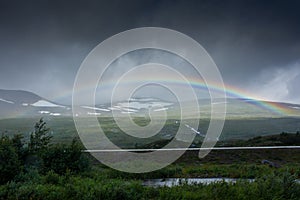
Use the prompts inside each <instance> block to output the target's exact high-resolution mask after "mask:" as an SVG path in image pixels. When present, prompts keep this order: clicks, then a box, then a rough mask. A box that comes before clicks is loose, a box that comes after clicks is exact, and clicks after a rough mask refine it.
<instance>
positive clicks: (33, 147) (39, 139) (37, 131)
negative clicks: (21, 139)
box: [28, 118, 52, 153]
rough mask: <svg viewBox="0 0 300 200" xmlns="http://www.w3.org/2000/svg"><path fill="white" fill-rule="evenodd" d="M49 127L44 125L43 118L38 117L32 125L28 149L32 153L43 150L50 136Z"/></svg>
mask: <svg viewBox="0 0 300 200" xmlns="http://www.w3.org/2000/svg"><path fill="white" fill-rule="evenodd" d="M49 130H50V129H49V128H47V127H46V122H44V120H43V118H41V119H40V121H39V122H37V123H36V124H35V126H34V132H32V133H31V134H30V141H29V145H28V147H29V151H30V152H32V153H39V152H41V151H43V150H45V149H46V148H47V147H48V145H49V143H50V140H51V138H52V136H50V135H49Z"/></svg>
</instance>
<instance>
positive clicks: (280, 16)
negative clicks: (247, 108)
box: [0, 0, 300, 103]
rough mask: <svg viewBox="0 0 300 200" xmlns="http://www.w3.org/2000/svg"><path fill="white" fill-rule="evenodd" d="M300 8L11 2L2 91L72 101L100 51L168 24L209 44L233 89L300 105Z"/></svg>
mask: <svg viewBox="0 0 300 200" xmlns="http://www.w3.org/2000/svg"><path fill="white" fill-rule="evenodd" d="M299 7H300V3H299V1H226V2H223V1H183V0H178V1H167V0H166V1H157V0H149V1H56V0H54V1H44V0H42V1H30V0H29V1H8V0H7V1H6V0H3V1H1V2H0V29H1V31H0V44H1V46H0V70H1V73H0V88H4V89H24V90H29V91H33V92H35V93H37V94H39V95H41V96H44V97H46V98H49V99H52V100H57V101H60V102H63V103H69V102H70V95H68V93H69V94H71V90H72V86H73V82H74V78H75V75H76V71H77V70H78V68H79V66H80V64H81V62H82V61H83V59H84V58H85V56H86V55H87V54H88V52H89V51H91V50H92V49H93V47H95V46H96V45H97V44H98V43H100V42H101V41H103V40H104V39H106V38H108V37H110V36H111V35H113V34H116V33H118V32H121V31H124V30H127V29H130V28H135V27H141V26H161V27H166V28H171V29H175V30H178V31H181V32H183V33H185V34H187V35H189V36H191V37H192V38H194V39H195V40H197V41H198V42H199V43H200V44H202V45H203V46H204V47H205V48H206V50H207V51H208V52H209V53H210V54H211V56H212V58H213V59H214V61H215V62H216V64H217V65H218V66H219V68H220V71H221V73H222V75H223V78H224V81H225V83H227V84H232V85H235V86H236V87H240V88H242V89H244V90H249V92H253V93H256V94H257V95H259V96H260V95H262V96H263V97H265V98H267V99H270V100H280V101H281V100H283V101H290V102H298V103H300V96H299V89H298V85H299V73H298V72H299V68H300V67H299V65H297V64H296V63H299V60H300V56H299V55H300V37H299V35H300V26H299V24H300V13H299V12H298V9H299ZM297 73H298V74H297ZM289 77H293V78H291V79H290V80H288V81H287V79H288V78H289ZM275 85H276V86H275ZM262 86H263V87H262ZM279 88H281V89H279ZM275 94H276V95H275Z"/></svg>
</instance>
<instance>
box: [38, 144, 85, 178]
mask: <svg viewBox="0 0 300 200" xmlns="http://www.w3.org/2000/svg"><path fill="white" fill-rule="evenodd" d="M42 160H43V171H44V172H48V171H51V170H52V171H53V172H55V173H58V174H65V173H66V172H68V171H70V172H75V173H77V172H83V171H85V170H87V169H88V168H89V167H90V162H89V160H88V158H87V157H86V156H85V155H84V154H83V153H82V147H81V145H80V144H79V143H78V142H77V141H76V140H73V142H72V143H71V144H70V145H67V144H57V145H55V146H52V147H50V148H48V150H47V151H45V152H43V154H42Z"/></svg>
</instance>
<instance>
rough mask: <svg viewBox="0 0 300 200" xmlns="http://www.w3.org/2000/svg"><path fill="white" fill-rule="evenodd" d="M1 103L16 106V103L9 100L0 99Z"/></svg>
mask: <svg viewBox="0 0 300 200" xmlns="http://www.w3.org/2000/svg"><path fill="white" fill-rule="evenodd" d="M0 101H3V102H5V103H10V104H14V102H12V101H9V100H5V99H2V98H0Z"/></svg>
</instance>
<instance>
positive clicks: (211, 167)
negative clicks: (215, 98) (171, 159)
mask: <svg viewBox="0 0 300 200" xmlns="http://www.w3.org/2000/svg"><path fill="white" fill-rule="evenodd" d="M299 138H300V136H299V133H298V134H297V133H296V134H288V133H281V134H280V135H276V136H266V137H257V138H254V139H250V140H248V141H234V142H233V143H231V145H243V146H246V145H249V144H250V145H261V144H264V145H268V144H269V145H274V144H272V142H274V143H276V144H278V145H285V144H298V142H299ZM51 140H52V137H51V134H50V131H49V129H48V128H47V127H46V123H45V122H44V121H43V120H40V121H39V122H37V123H36V125H35V126H34V131H33V132H32V133H31V134H30V137H29V140H24V139H23V137H22V135H14V136H12V137H9V136H7V135H5V134H3V135H2V136H1V139H0V177H1V179H0V199H299V196H300V184H299V183H297V182H296V181H295V180H296V179H297V178H299V177H298V174H300V166H299V162H300V160H299V151H298V150H276V151H272V152H271V151H262V152H260V153H254V152H252V151H240V152H235V153H233V152H232V151H224V152H216V151H212V152H211V153H210V154H209V156H207V157H206V158H205V159H203V160H199V159H198V157H197V152H187V153H186V154H185V155H184V156H183V157H182V158H180V159H179V160H178V161H177V162H176V163H174V164H172V165H170V166H168V167H166V168H164V169H161V170H158V171H155V172H151V173H145V174H128V173H123V172H119V171H115V170H113V169H110V168H107V167H105V166H103V165H102V164H99V163H98V162H95V161H94V160H93V159H92V158H91V157H88V155H87V154H84V153H82V151H81V150H82V149H83V147H82V145H81V143H80V142H79V141H78V140H76V139H73V141H72V142H70V143H59V144H54V143H52V142H51ZM220 145H230V144H229V143H222V144H220ZM274 152H275V153H274ZM287 155H288V156H287ZM285 157H286V158H285ZM261 159H271V160H272V161H276V162H278V163H279V164H280V165H281V167H279V168H274V167H269V166H268V165H264V164H262V163H260V160H261ZM234 160H236V161H238V162H233V161H234ZM168 177H183V178H188V177H232V178H241V180H239V181H237V182H236V183H226V182H225V181H223V182H217V183H212V184H209V185H206V184H192V185H189V184H187V183H185V182H182V183H181V184H180V185H179V186H173V187H166V186H165V187H146V186H143V184H142V183H143V180H145V179H151V178H168ZM247 178H251V179H254V181H253V182H251V181H247V180H246V179H247Z"/></svg>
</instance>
